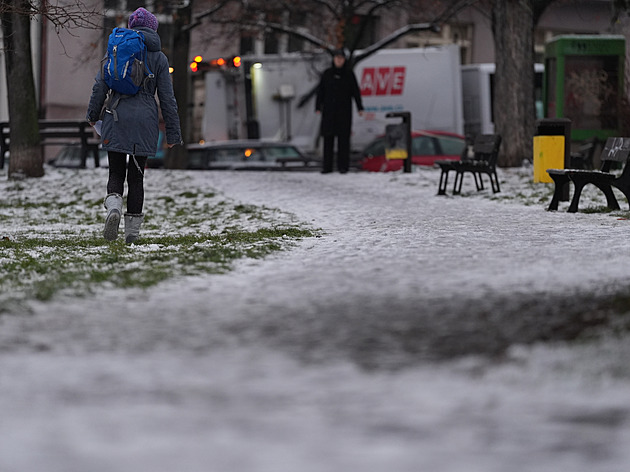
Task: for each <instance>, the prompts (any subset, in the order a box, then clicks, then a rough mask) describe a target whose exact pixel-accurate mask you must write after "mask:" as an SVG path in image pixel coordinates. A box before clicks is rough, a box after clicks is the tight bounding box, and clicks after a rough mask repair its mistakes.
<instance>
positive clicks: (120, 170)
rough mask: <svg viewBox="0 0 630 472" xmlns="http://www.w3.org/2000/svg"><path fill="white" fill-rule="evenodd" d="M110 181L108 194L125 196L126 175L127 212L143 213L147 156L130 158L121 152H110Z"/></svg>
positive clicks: (108, 155)
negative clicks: (127, 190)
mask: <svg viewBox="0 0 630 472" xmlns="http://www.w3.org/2000/svg"><path fill="white" fill-rule="evenodd" d="M107 157H108V159H109V180H108V181H107V193H108V194H109V193H117V194H118V195H122V194H123V190H124V186H125V175H126V177H127V186H128V187H129V192H128V193H127V212H128V213H133V214H136V215H137V214H140V213H142V206H143V204H144V166H145V164H146V163H147V158H146V156H131V155H130V156H129V162H127V154H123V153H121V152H113V151H108V152H107Z"/></svg>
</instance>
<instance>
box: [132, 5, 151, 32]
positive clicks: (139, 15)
mask: <svg viewBox="0 0 630 472" xmlns="http://www.w3.org/2000/svg"><path fill="white" fill-rule="evenodd" d="M141 26H144V27H146V28H151V29H152V30H153V31H157V29H158V20H157V18H156V17H155V15H154V14H153V13H151V12H150V11H148V10H145V9H144V8H142V7H140V8H138V9H137V10H136V11H134V12H133V13H132V14H131V15H130V16H129V28H140V27H141Z"/></svg>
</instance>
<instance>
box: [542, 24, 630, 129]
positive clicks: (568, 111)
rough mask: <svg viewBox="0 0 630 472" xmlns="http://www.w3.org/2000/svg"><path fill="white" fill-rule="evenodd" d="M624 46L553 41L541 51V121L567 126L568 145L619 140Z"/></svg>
mask: <svg viewBox="0 0 630 472" xmlns="http://www.w3.org/2000/svg"><path fill="white" fill-rule="evenodd" d="M625 56H626V41H625V38H624V37H623V36H620V35H619V36H617V35H566V36H557V37H555V38H553V39H552V40H551V41H549V42H548V43H547V44H546V45H545V82H544V86H543V100H544V107H545V117H547V118H568V119H569V120H571V140H572V141H583V140H586V139H591V138H593V137H597V138H598V139H600V140H605V139H606V138H609V137H611V136H620V133H621V120H622V116H621V113H622V109H621V99H622V98H623V96H624V64H625Z"/></svg>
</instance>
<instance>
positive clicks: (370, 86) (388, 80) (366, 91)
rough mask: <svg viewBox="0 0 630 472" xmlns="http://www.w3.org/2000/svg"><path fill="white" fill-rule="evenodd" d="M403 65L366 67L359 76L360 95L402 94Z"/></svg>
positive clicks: (403, 81) (403, 85) (403, 83)
mask: <svg viewBox="0 0 630 472" xmlns="http://www.w3.org/2000/svg"><path fill="white" fill-rule="evenodd" d="M404 87H405V67H404V66H399V67H366V68H365V69H363V75H362V76H361V95H363V96H370V95H402V93H403V89H404Z"/></svg>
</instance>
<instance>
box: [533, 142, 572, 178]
mask: <svg viewBox="0 0 630 472" xmlns="http://www.w3.org/2000/svg"><path fill="white" fill-rule="evenodd" d="M564 154H565V150H564V136H534V183H538V182H548V183H551V182H553V180H552V179H551V177H549V174H547V169H564Z"/></svg>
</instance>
